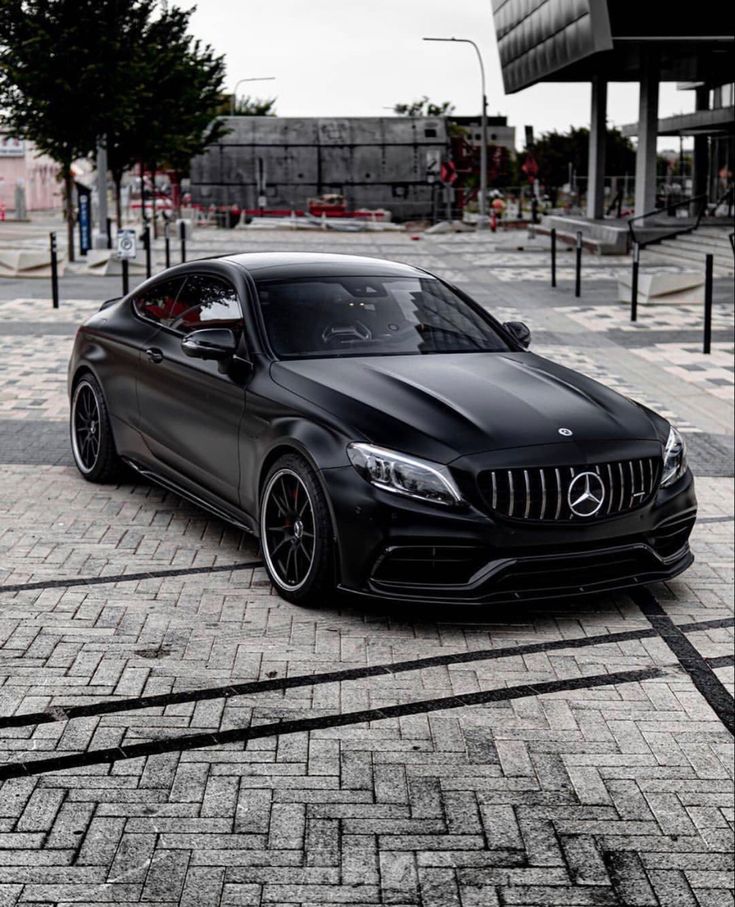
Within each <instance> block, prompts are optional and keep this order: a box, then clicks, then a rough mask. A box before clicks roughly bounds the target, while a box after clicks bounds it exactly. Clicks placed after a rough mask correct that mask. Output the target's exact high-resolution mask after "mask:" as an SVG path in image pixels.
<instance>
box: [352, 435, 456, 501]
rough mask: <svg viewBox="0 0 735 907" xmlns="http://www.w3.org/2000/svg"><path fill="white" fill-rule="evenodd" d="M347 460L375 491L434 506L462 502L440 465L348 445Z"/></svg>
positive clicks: (450, 478) (370, 447)
mask: <svg viewBox="0 0 735 907" xmlns="http://www.w3.org/2000/svg"><path fill="white" fill-rule="evenodd" d="M347 456H348V457H349V458H350V463H352V465H353V466H354V467H355V469H356V470H357V471H358V472H359V473H360V475H361V476H362V477H363V478H364V479H366V480H367V481H368V482H371V483H372V484H373V485H375V486H376V487H377V488H382V489H383V490H384V491H393V492H395V493H397V494H405V495H408V497H411V498H419V499H420V500H422V501H431V502H432V503H434V504H458V503H459V502H460V501H461V500H462V496H461V494H460V493H459V489H458V488H457V486H456V485H455V483H454V479H452V476H451V474H450V472H449V470H448V469H447V468H446V466H441V465H440V464H439V463H429V462H427V461H426V460H418V459H416V458H415V457H407V456H405V455H404V454H400V453H396V452H395V451H393V450H384V449H383V448H382V447H373V446H372V444H348V445H347Z"/></svg>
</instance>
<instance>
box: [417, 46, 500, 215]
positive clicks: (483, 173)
mask: <svg viewBox="0 0 735 907" xmlns="http://www.w3.org/2000/svg"><path fill="white" fill-rule="evenodd" d="M423 40H424V41H445V42H450V43H453V44H470V45H471V46H472V47H473V48H474V49H475V53H476V54H477V62H478V63H479V64H480V80H481V88H482V125H481V130H480V131H481V138H480V141H481V143H482V144H481V145H480V194H479V197H478V205H477V208H478V219H477V229H478V230H484V229H486V228H487V226H488V222H487V90H486V82H485V64H484V62H483V59H482V54H481V53H480V48H479V47H478V46H477V44H476V43H475V42H474V41H472V40H471V39H470V38H423Z"/></svg>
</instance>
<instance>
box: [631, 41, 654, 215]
mask: <svg viewBox="0 0 735 907" xmlns="http://www.w3.org/2000/svg"><path fill="white" fill-rule="evenodd" d="M659 71H660V68H659V61H658V59H657V57H656V55H655V53H654V52H653V51H650V52H649V53H648V54H647V57H646V60H645V61H644V62H643V64H642V66H641V93H640V101H639V106H638V150H637V152H636V158H635V213H636V214H637V215H638V214H645V213H646V212H647V211H652V210H653V209H654V208H655V207H656V142H657V139H658V80H659Z"/></svg>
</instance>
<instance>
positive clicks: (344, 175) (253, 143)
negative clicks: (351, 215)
mask: <svg viewBox="0 0 735 907" xmlns="http://www.w3.org/2000/svg"><path fill="white" fill-rule="evenodd" d="M226 124H227V126H228V127H229V129H230V132H229V134H228V135H227V136H225V137H224V138H223V139H222V140H221V141H220V142H219V143H217V144H216V145H213V146H211V147H210V148H209V149H207V151H206V152H205V153H204V154H203V155H201V156H200V157H198V158H195V159H194V161H193V162H192V166H191V194H192V201H193V202H194V203H195V204H202V205H205V206H209V205H212V204H214V205H218V206H220V205H226V206H232V205H237V206H238V207H239V208H243V209H255V210H257V209H260V208H266V209H270V210H273V209H282V210H285V211H289V210H292V209H296V210H303V209H305V208H306V207H307V200H308V199H309V198H312V197H315V196H319V195H322V194H326V193H340V194H342V195H344V196H346V199H347V206H348V208H349V209H351V210H355V209H358V208H387V209H389V210H391V211H392V212H393V215H394V218H395V219H396V220H406V219H409V218H418V217H428V216H431V214H432V210H433V207H434V205H435V203H436V191H435V187H436V180H437V178H438V176H439V168H440V165H441V162H442V160H443V159H444V158H445V157H446V154H447V148H448V134H447V124H446V120H445V119H444V118H443V117H431V118H429V117H350V118H336V117H228V118H226Z"/></svg>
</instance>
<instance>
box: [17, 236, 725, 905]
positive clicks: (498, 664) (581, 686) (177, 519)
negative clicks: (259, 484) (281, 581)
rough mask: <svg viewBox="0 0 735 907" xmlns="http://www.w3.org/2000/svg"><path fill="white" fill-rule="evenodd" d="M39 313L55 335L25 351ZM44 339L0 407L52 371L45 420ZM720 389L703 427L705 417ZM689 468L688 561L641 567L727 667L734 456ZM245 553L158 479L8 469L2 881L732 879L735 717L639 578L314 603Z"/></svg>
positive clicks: (73, 888)
mask: <svg viewBox="0 0 735 907" xmlns="http://www.w3.org/2000/svg"><path fill="white" fill-rule="evenodd" d="M447 248H449V246H448V247H447ZM394 254H395V255H396V256H397V257H400V256H398V255H397V253H394ZM427 264H428V262H427ZM429 266H431V265H430V264H429ZM447 267H448V268H457V269H459V268H460V264H459V263H458V261H456V260H455V259H454V258H452V259H451V260H449V261H448V262H447ZM463 273H466V271H464V272H463ZM470 276H473V275H470ZM504 286H507V284H504ZM535 292H538V290H536V291H535ZM514 304H515V306H516V307H518V306H519V303H518V302H517V301H515V303H514ZM2 306H3V303H1V302H0V309H2ZM77 309H78V310H79V311H81V310H83V309H84V306H83V305H82V304H81V303H80V304H78V305H77V306H76V309H75V312H76V310H77ZM68 315H69V312H67V313H66V314H65V315H64V316H63V317H67V316H68ZM75 317H77V316H76V314H75ZM44 319H45V320H44V322H43V323H48V322H50V319H47V318H46V316H45V315H44ZM565 329H566V328H565ZM41 330H43V329H41ZM39 337H41V338H42V340H43V338H44V337H45V340H46V342H48V344H49V345H51V344H53V345H55V344H57V343H61V344H66V343H67V342H68V341H67V338H66V337H59V336H55V337H53V338H52V337H51V336H50V335H43V334H41V333H39V334H38V335H34V337H33V338H30V339H32V340H33V343H31V344H30V345H29V346H28V347H27V349H28V350H30V349H31V346H32V347H33V349H34V350H36V352H38V350H39V349H41V350H42V349H43V342H39V340H38V338H39ZM24 342H25V341H24V340H23V338H22V337H19V336H18V335H14V337H13V343H14V344H17V343H20V346H21V348H22V347H23V344H24ZM34 344H35V345H34ZM59 349H60V347H59ZM585 354H586V355H590V356H592V357H593V358H594V355H595V353H594V349H592V350H589V349H585ZM54 357H55V360H54V361H60V357H59V356H58V355H57V354H56V352H54ZM52 358H53V357H52ZM622 358H624V357H622ZM46 361H47V359H44V358H42V360H41V363H42V368H41V369H40V372H39V378H38V385H37V387H38V394H37V396H35V397H34V394H33V386H34V377H33V375H34V373H33V369H32V368H28V369H27V371H26V373H25V374H24V375H23V376H22V378H23V380H22V381H21V382H20V383H19V384H18V386H17V387H18V390H17V391H14V390H13V388H12V387H9V386H8V385H7V384H6V385H4V386H3V389H2V395H1V396H2V400H3V408H4V412H3V413H2V414H0V417H2V418H4V417H5V416H8V415H9V414H11V416H12V418H11V421H13V420H15V421H16V422H19V421H23V420H25V419H26V418H27V417H26V411H27V410H26V409H25V407H26V404H27V403H28V401H33V400H34V399H38V400H39V401H42V402H41V404H40V410H41V412H40V413H38V414H36V415H33V416H32V418H33V419H40V420H45V421H46V422H49V423H54V420H56V421H58V422H61V420H62V419H64V418H65V410H64V405H65V404H63V403H62V402H59V401H62V400H63V379H64V376H63V374H60V373H59V368H58V367H56V368H54V367H52V368H51V369H50V370H46V367H45V365H43V363H44V362H46ZM5 364H6V365H7V361H6V363H5ZM26 365H27V363H26ZM618 365H619V363H618ZM617 367H618V366H617V365H616V368H617ZM621 374H622V375H623V377H626V375H625V374H624V373H622V372H621ZM628 380H630V379H628ZM664 390H665V389H664V388H661V387H659V388H657V389H656V394H658V395H661V394H662V393H663V391H664ZM687 393H689V394H691V393H692V390H691V388H687ZM701 393H702V394H704V393H706V392H704V391H702V392H701ZM54 400H56V401H57V402H56V403H51V402H49V401H54ZM44 401H45V402H44ZM667 402H668V403H669V405H670V406H671V407H672V409H674V408H675V405H676V402H677V401H676V395H675V394H674V393H672V394H671V396H670V397H669V398H667ZM21 403H22V407H21V406H20V404H21ZM16 404H18V406H16ZM718 404H719V405H724V404H722V403H721V401H718ZM712 405H713V404H711V403H709V402H708V403H707V406H709V407H710V408H709V409H707V408H706V407H703V415H702V422H701V423H699V424H698V423H694V422H693V426H694V427H695V428H700V429H703V430H705V431H706V432H709V431H712V430H713V428H714V425H715V423H716V420H717V419H721V417H720V416H719V415H717V414H716V413H715V414H714V415H713V413H714V410H712V409H711V407H712ZM713 419H714V420H715V421H714V422H713V421H711V420H713ZM708 420H710V421H708ZM0 431H1V429H0ZM33 462H34V463H35V462H37V461H36V460H33ZM45 462H46V463H47V462H48V461H45ZM698 493H699V497H700V507H701V510H700V514H701V516H702V518H703V519H702V521H701V522H700V523H699V524H698V526H697V528H696V530H695V537H694V543H693V547H694V551H695V554H696V556H697V561H696V563H695V565H694V566H693V567H692V568H691V569H690V570H689V571H688V572H687V573H686V574H685V575H684V576H683V577H682V578H680V579H679V580H676V581H674V582H672V583H670V584H668V585H666V586H657V587H655V588H654V590H653V592H654V595H655V599H656V601H657V602H658V603H659V605H660V606H661V608H662V609H663V612H664V615H665V616H667V617H668V618H670V619H671V621H673V623H674V625H676V626H677V627H682V628H684V635H685V637H686V639H688V640H689V641H690V642H691V643H692V644H693V646H694V647H695V650H696V652H697V653H698V654H699V656H701V657H702V659H708V660H709V662H710V664H711V670H712V671H714V675H715V676H716V677H717V678H719V679H720V681H721V682H722V683H723V684H724V685H725V687H726V689H727V690H729V693H730V695H732V692H733V668H732V652H733V625H732V481H731V480H730V479H727V478H718V477H716V476H713V477H710V478H700V479H699V483H698ZM257 554H258V553H257V550H256V548H255V547H254V545H253V544H252V542H251V541H250V540H249V539H248V538H247V537H245V536H242V535H241V534H240V533H239V532H237V531H236V530H234V529H232V528H231V527H228V526H226V525H225V524H223V523H221V522H219V521H218V520H216V519H213V518H210V517H209V516H208V515H206V514H204V513H202V512H201V511H198V510H197V509H196V508H195V507H193V506H190V505H188V504H185V503H183V502H181V501H180V500H179V499H177V498H176V497H175V496H173V495H170V494H168V493H166V492H164V491H162V490H160V489H157V488H155V487H152V486H148V485H144V484H138V485H132V484H124V485H121V486H119V487H98V486H91V485H88V484H87V483H84V482H83V481H82V480H81V479H80V478H79V477H78V476H77V474H76V473H75V471H74V470H73V469H72V468H70V467H68V466H63V465H62V466H54V465H44V461H43V459H41V462H40V464H39V465H27V464H25V463H24V462H22V461H21V462H19V461H13V462H10V463H8V465H5V466H2V467H0V778H2V777H3V775H2V771H3V770H4V769H6V768H7V767H8V766H12V765H19V764H24V765H25V766H26V769H25V773H24V775H23V776H21V777H8V778H6V780H4V781H2V780H0V785H1V787H2V795H1V796H0V905H6V904H7V905H16V904H18V905H23V907H40V905H44V907H47V905H52V904H53V905H67V904H72V903H74V904H89V905H99V904H105V903H115V904H146V905H149V907H164V905H165V907H173V905H182V907H210V905H212V907H214V905H217V907H219V905H268V907H276V905H282V907H286V905H287V907H297V905H298V907H324V905H330V904H344V905H347V904H350V905H357V907H360V905H362V907H368V905H370V907H373V905H378V904H380V905H382V904H385V905H392V907H409V905H411V907H455V905H456V907H480V905H481V907H494V905H498V907H500V905H503V907H505V905H527V907H532V905H534V907H535V905H559V907H561V905H618V907H639V905H640V907H647V905H652V907H653V905H657V907H674V905H685V907H686V905H705V907H709V905H713V907H719V905H731V904H732V903H733V900H732V891H733V878H732V868H733V866H732V853H733V808H732V804H733V793H732V780H733V761H732V760H733V738H732V735H731V733H730V732H729V731H728V729H727V727H726V725H725V723H723V721H722V720H721V719H720V718H719V717H718V715H717V713H716V712H715V711H714V710H713V707H712V704H711V703H712V701H714V700H713V699H712V698H711V697H709V696H705V695H703V694H702V692H700V690H699V689H698V687H697V686H695V683H694V681H693V675H692V673H691V671H693V670H694V669H695V668H697V665H694V666H692V664H690V663H688V662H687V663H685V662H683V661H681V660H680V659H679V658H678V657H677V655H676V654H675V652H674V651H672V648H670V646H669V645H668V644H667V641H666V639H665V638H663V637H662V636H661V635H660V634H659V632H657V631H656V630H654V629H652V624H651V620H650V619H649V618H648V617H647V616H646V613H644V610H643V605H642V603H641V602H639V601H634V600H633V598H631V597H630V596H627V595H614V596H612V595H611V596H596V597H592V598H587V599H582V600H579V601H574V602H572V601H569V602H562V603H556V602H555V603H553V604H546V605H543V606H537V607H533V606H528V605H526V606H522V607H520V606H519V607H517V608H504V609H500V610H499V609H495V610H493V611H492V613H488V612H486V611H478V610H471V609H464V610H462V609H451V610H449V609H441V608H421V607H410V608H408V607H405V606H401V607H400V608H397V607H391V606H389V605H380V606H378V605H365V604H364V603H361V602H360V603H357V604H356V603H353V602H349V601H346V600H345V601H336V602H327V603H325V606H324V607H323V608H322V609H319V610H315V611H306V610H303V609H299V608H295V607H293V606H291V605H288V604H286V603H285V602H283V601H282V600H280V599H279V598H278V597H277V596H276V595H274V594H273V593H272V591H271V589H270V587H269V585H268V584H267V581H266V578H265V574H264V572H263V571H262V568H259V567H248V566H245V567H243V566H242V565H247V564H250V563H252V562H254V561H257ZM212 568H213V569H212ZM230 568H233V569H230ZM210 569H212V572H210ZM141 574H143V576H141ZM145 574H148V575H147V576H146V575H145ZM133 575H134V576H136V577H138V578H136V579H128V580H126V579H125V577H126V576H133ZM100 579H102V580H106V581H105V582H95V580H100ZM83 580H86V581H87V582H82V581H83ZM3 589H5V591H3ZM621 634H622V636H621ZM588 637H603V639H602V640H601V641H596V642H594V644H590V645H579V644H578V643H579V641H580V640H584V639H587V638H588ZM605 637H612V638H611V639H609V640H605ZM501 648H502V649H503V650H504V651H503V653H498V652H497V650H498V649H501ZM513 649H516V650H517V652H513V651H512V650H513ZM506 650H511V651H509V652H508V651H506ZM493 652H495V653H496V654H502V656H503V657H492V653H493ZM463 656H466V657H463ZM426 659H431V662H430V663H428V664H423V663H422V662H423V661H425V660H426ZM407 662H414V663H412V664H407ZM415 662H418V663H415ZM702 664H705V666H706V662H702ZM381 665H382V666H385V667H386V670H385V671H381V672H379V673H376V672H372V673H371V672H370V671H368V670H367V669H368V668H371V667H374V666H381ZM698 669H700V670H701V664H700V665H699V666H698ZM341 670H344V671H350V672H352V673H351V674H350V676H349V677H345V678H338V679H331V680H330V679H329V678H325V677H324V675H327V674H329V675H331V676H333V674H334V672H339V671H341ZM613 675H614V678H615V680H616V682H607V678H608V677H611V678H612V676H613ZM299 677H301V678H302V680H300V681H298V685H293V686H289V685H288V684H287V683H286V681H287V680H289V679H296V678H299ZM310 678H313V682H311V680H310ZM281 680H283V681H284V682H283V683H282V684H280V681H281ZM248 682H250V683H251V686H250V687H249V688H248V690H249V691H248V692H245V693H234V692H233V693H232V695H230V694H227V695H226V694H225V692H224V691H219V692H220V693H221V695H217V696H214V698H207V694H206V692H203V691H207V690H211V689H212V688H215V687H225V688H227V687H231V686H232V685H233V684H243V683H248ZM258 682H261V683H263V684H264V686H263V687H262V688H259V687H257V685H256V684H257V683H258ZM279 684H280V685H279ZM575 685H576V688H574V687H575ZM493 691H499V694H498V696H496V698H495V699H494V700H488V699H487V698H485V699H483V696H484V694H485V693H486V692H490V693H492V692H493ZM503 691H508V696H511V695H512V696H517V698H503V696H504V692H503ZM514 691H515V692H514ZM544 691H545V692H544ZM215 692H217V691H215ZM179 693H188V694H189V695H187V696H179V697H174V696H173V695H172V694H179ZM537 693H539V695H536V694H537ZM147 696H159V697H169V699H170V701H167V700H166V699H163V700H159V701H158V704H156V705H148V706H146V703H145V702H140V701H139V700H140V699H141V697H147ZM448 697H465V698H464V700H462V699H453V700H451V702H449V703H447V702H446V700H447V698H448ZM123 700H124V701H125V702H124V705H125V709H124V711H117V712H109V713H106V712H105V711H104V706H105V704H106V703H109V702H120V701H123ZM434 700H445V702H444V704H443V705H442V704H439V705H432V706H426V708H427V710H426V711H419V710H417V709H418V708H420V707H421V704H422V703H423V704H425V703H427V702H428V701H434ZM75 705H76V706H81V707H83V708H82V709H81V710H80V712H79V713H78V714H77V716H76V717H69V716H68V715H67V713H66V712H65V711H64V709H65V708H70V707H72V706H75ZM364 710H368V711H369V712H370V720H365V721H362V722H360V723H356V724H353V725H346V726H338V725H337V724H336V718H335V716H345V715H346V714H347V713H351V712H359V711H364ZM382 712H385V714H382ZM35 713H44V721H39V719H38V718H37V717H36V718H35V719H34V714H35ZM9 716H30V718H31V719H33V720H27V721H25V720H24V719H21V720H19V722H18V723H17V724H16V725H15V726H7V724H6V725H3V723H2V718H3V717H9ZM301 720H304V721H309V722H310V724H309V729H308V730H307V731H298V730H297V731H295V732H287V731H288V729H289V725H288V724H286V723H287V722H293V721H301ZM274 724H276V725H277V724H281V725H282V730H283V731H284V732H283V733H280V732H279V730H278V727H276V728H270V729H266V730H267V733H268V734H269V736H263V737H259V738H258V737H255V738H253V739H249V740H245V739H244V738H243V736H242V734H240V729H241V730H242V732H243V733H246V732H247V730H248V729H250V730H251V731H257V728H259V727H263V726H266V725H267V726H272V725H274ZM228 732H234V735H235V737H237V736H238V734H240V739H229V742H223V741H222V740H220V739H219V738H218V736H217V735H218V734H227V733H228ZM192 735H210V736H209V737H207V738H205V744H206V745H202V738H199V742H198V743H196V744H190V743H188V742H187V741H186V740H185V739H184V738H189V737H191V736H192ZM179 738H181V739H179ZM173 739H175V740H176V744H175V745H176V746H177V747H179V748H178V749H176V750H174V751H172V752H151V754H149V755H144V756H134V757H132V758H131V757H128V756H127V754H126V752H125V749H126V747H131V746H135V745H137V744H147V743H148V742H150V741H156V740H165V741H171V740H173ZM110 747H118V748H120V749H119V750H118V751H117V758H115V759H114V760H113V761H111V762H108V761H105V762H102V761H97V762H94V763H93V764H87V765H84V764H73V765H70V767H68V768H65V769H64V770H57V771H44V772H43V773H34V772H33V768H32V762H33V760H38V759H44V758H49V757H51V758H54V759H56V758H58V759H61V758H67V759H71V760H72V762H73V760H74V758H75V757H78V756H80V755H82V756H83V755H85V754H89V753H95V752H97V751H100V750H104V749H105V748H110Z"/></svg>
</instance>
